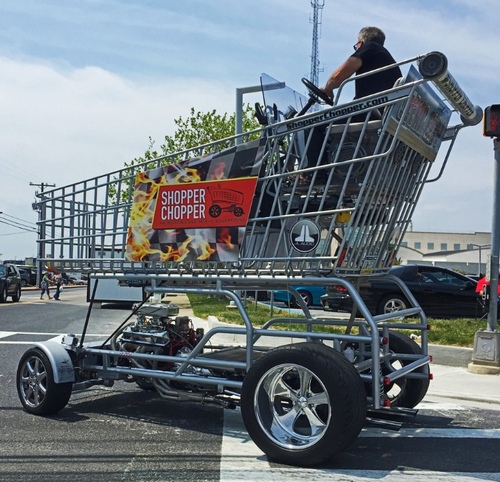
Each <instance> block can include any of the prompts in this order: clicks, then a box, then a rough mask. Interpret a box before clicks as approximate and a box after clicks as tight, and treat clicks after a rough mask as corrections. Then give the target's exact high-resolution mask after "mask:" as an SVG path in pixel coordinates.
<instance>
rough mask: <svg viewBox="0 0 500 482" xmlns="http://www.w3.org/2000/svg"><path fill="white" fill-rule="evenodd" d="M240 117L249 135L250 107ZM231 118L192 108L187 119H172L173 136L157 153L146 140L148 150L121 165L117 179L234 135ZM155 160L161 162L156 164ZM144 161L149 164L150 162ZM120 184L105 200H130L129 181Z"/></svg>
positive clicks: (222, 144) (219, 145)
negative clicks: (138, 168)
mask: <svg viewBox="0 0 500 482" xmlns="http://www.w3.org/2000/svg"><path fill="white" fill-rule="evenodd" d="M242 117H243V118H242V127H243V132H252V131H254V130H256V129H258V128H259V127H260V126H259V123H258V122H257V120H256V119H255V117H254V110H253V109H252V107H251V106H250V105H247V106H246V108H245V109H244V110H243V112H242ZM235 119H236V115H235V114H231V115H228V114H227V113H224V114H218V113H217V112H216V111H215V109H214V110H212V111H210V112H196V111H195V109H194V108H193V107H192V108H191V115H190V117H187V118H186V119H183V118H182V117H179V118H178V119H175V120H174V123H175V125H176V126H177V130H176V131H175V134H174V135H173V136H169V135H166V136H165V142H164V143H163V144H162V145H161V146H160V150H159V151H158V150H156V149H154V144H155V141H154V140H153V139H152V138H151V137H150V138H149V148H148V149H147V150H146V152H145V153H144V155H143V156H142V157H136V158H134V159H132V160H131V161H130V162H125V170H124V171H122V173H121V176H120V177H121V178H122V179H123V178H127V177H130V178H133V175H134V173H135V172H136V169H134V166H137V165H139V164H144V166H143V168H142V170H149V169H153V168H155V167H157V166H158V165H161V166H164V165H167V164H170V163H172V162H177V161H179V160H181V159H182V157H180V158H177V157H176V156H173V154H175V153H177V152H182V151H185V150H186V149H192V148H194V147H196V146H201V145H205V144H210V143H212V142H215V141H219V140H222V139H226V138H230V137H232V136H234V126H235ZM259 135H260V133H259V132H255V133H253V134H250V135H249V136H248V138H247V139H245V140H251V139H255V138H256V137H258V136H259ZM231 145H234V141H227V142H224V141H223V142H219V143H216V144H214V146H213V147H212V151H211V150H210V149H205V150H204V154H208V153H210V152H213V151H216V150H221V149H224V148H226V147H230V146H231ZM159 158H162V159H161V160H160V161H158V159H159ZM148 161H151V163H149V162H148ZM122 183H123V184H125V186H123V185H121V186H120V187H119V190H120V192H118V187H117V186H118V184H116V185H111V186H110V188H109V197H110V198H111V199H112V202H115V203H116V202H117V201H118V199H119V200H120V201H121V202H127V201H130V199H131V195H132V190H133V180H132V181H128V180H126V179H125V180H123V181H122ZM124 187H125V189H124Z"/></svg>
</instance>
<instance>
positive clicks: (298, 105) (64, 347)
mask: <svg viewBox="0 0 500 482" xmlns="http://www.w3.org/2000/svg"><path fill="white" fill-rule="evenodd" d="M398 65H400V66H401V67H403V68H406V69H407V73H406V75H405V76H404V77H403V78H402V79H400V81H399V82H398V83H397V84H396V85H395V86H394V87H393V88H392V89H389V90H387V91H384V92H380V93H377V94H374V95H371V96H369V97H366V98H363V99H356V100H354V101H349V102H346V103H339V97H337V102H336V103H335V104H334V105H332V106H322V107H317V106H316V109H315V110H313V111H312V112H309V113H308V110H309V109H310V108H311V107H313V104H314V103H316V104H317V102H316V101H318V98H317V95H320V94H321V93H318V92H317V91H316V90H315V89H314V88H312V93H311V96H310V99H309V100H308V99H307V98H303V97H302V96H301V95H300V94H297V93H296V92H293V91H291V89H289V88H287V87H286V86H285V85H284V84H283V83H282V82H277V81H275V80H274V79H272V78H271V77H268V76H266V75H264V76H263V77H262V90H263V95H264V108H262V107H261V106H260V105H257V106H256V108H257V114H258V118H259V120H260V122H261V124H262V127H261V128H260V129H258V130H255V131H252V132H247V133H244V134H242V135H240V136H235V137H231V138H227V139H223V140H219V141H216V142H213V143H210V144H207V145H204V146H199V147H196V148H194V149H189V150H186V151H183V152H179V153H175V154H172V155H169V156H165V157H161V158H158V159H154V160H151V161H148V162H145V163H143V164H140V165H136V166H130V167H127V168H124V169H121V170H117V171H114V172H111V173H108V174H106V175H103V176H99V177H95V178H92V179H88V180H85V181H82V182H79V183H75V184H72V185H69V186H65V187H62V188H57V189H54V190H51V191H46V192H44V193H41V194H40V195H39V196H38V198H39V199H38V201H37V207H38V210H39V213H40V221H39V229H40V239H39V248H40V249H39V251H40V256H39V259H38V261H39V263H40V265H41V266H50V267H51V268H52V269H54V270H66V271H73V272H75V271H78V272H83V273H86V274H88V275H89V276H90V277H91V278H92V279H93V280H94V281H95V283H94V284H93V289H92V290H91V292H90V293H89V299H90V308H89V314H88V317H87V320H86V322H85V324H84V327H83V330H82V333H81V334H79V335H78V337H77V336H75V335H64V336H62V337H61V340H60V341H59V342H56V341H48V342H44V343H38V344H37V345H36V347H35V348H32V349H30V350H28V352H26V354H25V355H24V356H23V358H22V360H21V362H20V364H19V371H18V381H17V383H18V391H19V395H20V399H21V402H22V403H23V406H24V408H25V409H26V410H27V411H29V412H31V413H35V414H48V413H54V412H55V411H58V410H60V409H62V408H63V407H64V406H65V405H66V403H67V401H68V399H69V397H70V395H71V391H72V390H73V389H77V388H84V387H88V386H93V385H95V384H98V383H106V384H112V383H113V382H115V381H118V380H123V381H134V382H136V383H137V384H138V385H139V386H140V387H143V388H154V389H156V390H157V391H158V393H160V395H162V396H163V397H165V398H168V399H173V400H179V401H184V400H191V401H201V402H211V403H219V404H221V405H223V406H225V407H230V408H233V407H236V406H241V411H242V416H243V419H244V422H245V425H246V427H247V429H248V431H249V433H250V435H251V436H252V438H253V439H254V441H255V442H256V443H257V445H258V446H259V447H260V448H261V449H262V450H263V451H264V452H265V453H266V454H267V455H268V456H269V457H270V458H271V459H273V460H278V461H281V462H285V463H290V464H297V465H314V464H317V463H321V462H322V461H324V460H326V459H327V458H329V457H331V456H332V455H333V454H334V453H336V452H337V451H339V450H342V449H343V448H344V447H346V446H347V445H348V444H349V443H351V442H352V441H353V440H354V438H355V437H357V435H358V434H359V431H360V430H361V428H362V426H363V425H364V424H365V423H366V422H367V421H370V422H371V423H377V420H379V416H380V415H381V414H382V413H384V418H386V415H387V414H388V413H389V414H394V415H397V416H400V415H401V414H402V413H403V414H408V413H414V411H413V408H414V407H415V406H416V405H417V404H418V403H419V402H420V401H421V400H422V398H423V397H424V396H425V393H426V391H427V387H428V385H429V379H430V374H429V362H430V357H429V354H428V350H427V329H428V326H427V320H426V317H425V314H424V313H423V311H422V309H421V308H420V307H419V305H418V303H417V302H416V300H415V298H414V297H413V295H412V294H411V292H410V291H409V290H408V289H407V287H406V286H405V285H404V283H403V282H401V281H400V280H399V279H397V278H392V281H393V282H394V283H395V284H396V285H397V286H398V287H399V289H401V290H402V292H403V293H404V296H405V297H406V299H407V300H408V301H409V302H410V305H411V306H410V307H409V308H407V309H405V310H402V311H398V312H396V313H382V314H380V313H371V312H370V311H369V310H368V309H367V307H366V305H365V303H364V301H363V299H362V298H361V296H360V294H359V291H358V289H357V286H358V283H360V282H361V281H362V280H363V279H364V278H366V277H378V276H387V274H386V273H387V271H388V270H389V269H390V267H391V266H392V265H393V263H394V261H395V259H396V255H397V251H398V248H399V246H400V244H401V241H402V239H403V236H404V234H405V231H406V229H407V227H408V225H409V223H410V222H411V219H412V215H413V213H414V210H415V206H416V204H417V202H418V201H419V198H420V196H421V194H422V190H423V188H424V186H425V184H426V183H427V182H431V181H434V180H436V179H437V178H435V179H431V178H430V172H431V169H432V168H433V166H434V164H435V163H437V160H436V159H437V157H438V152H439V150H440V147H441V145H442V144H443V143H444V144H448V149H447V153H446V154H445V156H444V160H442V161H441V170H440V172H439V174H438V177H440V175H441V173H442V171H443V169H444V166H445V165H446V162H447V160H448V156H449V154H450V151H451V149H452V147H453V144H454V141H455V138H456V136H457V134H458V132H459V131H460V130H461V129H462V128H463V127H466V126H468V125H474V124H477V123H478V122H479V121H480V119H481V109H480V108H478V107H476V106H474V105H473V104H472V103H471V102H470V101H469V99H468V98H467V97H466V95H465V94H464V93H463V91H462V90H461V89H460V87H459V86H458V84H457V83H456V81H455V80H454V79H453V77H452V76H451V75H450V74H449V72H448V70H447V61H446V58H445V56H444V55H443V54H440V53H438V52H431V53H430V54H427V55H424V56H419V57H415V58H412V59H409V60H406V61H404V62H400V63H399V64H398ZM367 75H369V74H367ZM349 82H350V81H348V82H347V83H346V84H345V85H347V86H348V85H349ZM313 87H314V86H313ZM343 88H344V86H342V87H341V89H340V92H341V91H342V89H343ZM287 94H289V95H288V98H287V100H286V102H284V99H285V96H286V95H287ZM339 95H340V93H339ZM290 99H291V100H290ZM216 201H217V202H216ZM219 201H220V202H219ZM219 204H220V206H219ZM214 206H216V207H217V209H215V208H214ZM221 206H222V207H221ZM110 281H111V282H113V283H118V284H120V285H121V286H124V287H125V289H127V288H126V287H127V286H143V287H144V290H145V292H146V293H147V294H148V295H149V296H152V295H156V296H160V295H167V294H170V293H186V294H203V295H207V296H212V295H216V296H220V295H223V296H225V297H226V298H228V299H229V300H230V301H231V302H233V303H234V305H235V306H236V308H237V310H238V311H239V313H240V315H241V319H242V321H243V326H231V325H221V326H215V327H213V328H211V329H209V330H208V331H206V332H204V331H203V330H201V329H197V328H196V327H194V326H193V323H192V320H190V319H186V317H180V316H177V314H178V313H177V311H176V307H175V305H172V304H166V303H161V302H160V303H158V302H151V298H148V299H147V301H146V302H144V303H143V304H141V305H139V306H138V307H136V309H135V312H134V315H133V316H134V317H136V318H135V321H132V322H130V321H129V319H127V320H125V322H124V324H122V326H120V327H119V328H118V329H117V330H116V331H115V332H114V333H112V334H111V335H110V336H109V338H108V339H107V340H104V341H100V342H98V343H96V342H92V343H88V342H87V341H86V333H87V328H88V324H89V321H90V318H91V309H92V301H93V298H94V295H95V290H96V289H97V287H98V285H99V283H103V282H110ZM297 284H300V285H306V286H307V285H317V286H326V287H329V286H334V285H341V286H343V287H344V288H345V289H346V290H347V292H348V294H349V295H350V296H351V298H352V299H353V301H354V309H353V313H352V314H351V316H350V318H348V319H331V318H327V317H319V318H317V317H316V318H315V317H313V316H312V315H311V312H310V310H309V308H308V307H307V306H306V305H305V303H304V301H303V300H302V298H301V297H300V295H299V294H298V293H297V291H296V290H295V289H294V288H293V286H294V285H297ZM276 289H285V290H289V291H290V293H291V294H292V295H293V296H294V297H295V298H296V300H297V304H298V305H299V306H300V307H301V308H302V312H303V315H302V316H301V317H294V318H292V317H290V316H289V315H286V314H284V315H283V316H280V317H275V318H271V319H269V321H268V322H267V323H266V324H265V325H264V326H262V327H260V328H258V327H256V326H254V324H253V322H252V315H251V312H250V310H247V309H246V307H245V302H244V300H243V299H242V297H241V293H242V292H251V291H267V290H276ZM92 291H93V293H92ZM129 318H130V317H129ZM283 326H289V327H290V329H284V328H282V327H283ZM292 326H300V327H302V328H300V329H297V328H293V329H292ZM408 329H411V330H412V332H414V333H416V334H418V336H419V338H420V345H417V344H416V343H415V342H414V341H413V340H411V339H410V338H409V337H407V336H406V335H403V334H402V333H401V330H408ZM225 335H232V336H233V337H240V338H241V340H242V343H241V344H239V345H234V344H233V345H230V344H224V343H221V342H220V341H219V340H220V339H221V337H222V339H223V337H224V336H225ZM297 340H298V341H300V343H296V341H297ZM291 341H292V342H291ZM40 374H42V375H43V376H41V375H40ZM47 380H48V381H47ZM393 390H394V391H395V394H393ZM379 423H380V420H379ZM384 423H385V424H386V426H387V425H388V424H390V422H389V421H385V422H384Z"/></svg>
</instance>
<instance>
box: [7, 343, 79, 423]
mask: <svg viewBox="0 0 500 482" xmlns="http://www.w3.org/2000/svg"><path fill="white" fill-rule="evenodd" d="M16 380H17V394H18V395H19V400H21V403H22V405H23V407H24V409H25V410H26V411H27V412H28V413H31V414H33V415H53V414H54V413H57V412H58V411H59V410H62V409H63V408H64V407H65V406H66V404H67V403H68V400H69V398H70V396H71V390H72V388H73V384H72V383H71V382H70V383H55V381H54V372H53V370H52V366H51V364H50V361H49V359H48V358H47V355H46V354H45V353H44V352H43V350H41V349H40V348H30V349H29V350H27V351H26V352H25V353H24V355H23V356H22V358H21V360H20V362H19V365H18V368H17V379H16Z"/></svg>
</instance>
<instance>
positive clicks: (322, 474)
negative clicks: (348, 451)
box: [220, 410, 500, 482]
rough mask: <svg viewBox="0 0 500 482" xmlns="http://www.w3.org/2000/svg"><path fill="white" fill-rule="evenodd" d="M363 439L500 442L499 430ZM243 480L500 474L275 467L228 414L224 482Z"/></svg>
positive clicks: (455, 481) (462, 480)
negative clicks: (459, 439) (446, 439)
mask: <svg viewBox="0 0 500 482" xmlns="http://www.w3.org/2000/svg"><path fill="white" fill-rule="evenodd" d="M360 436H361V437H385V438H397V437H401V438H430V437H432V438H455V439H456V438H482V439H499V438H500V430H499V429H439V428H438V429H435V428H414V429H411V428H403V429H401V430H399V432H393V431H386V430H383V429H378V428H367V429H363V431H362V432H361V434H360ZM243 480H245V481H246V480H251V481H259V482H267V481H281V480H286V481H287V482H288V481H289V482H291V481H294V480H297V481H303V480H314V481H315V482H323V481H324V482H331V481H332V480H335V481H336V482H366V481H367V480H383V481H384V482H401V481H403V480H408V481H409V482H429V481H430V480H432V481H433V482H477V481H482V480H488V481H489V482H500V473H490V472H489V473H487V474H485V473H480V472H460V473H457V472H455V473H450V472H434V471H422V470H418V471H417V470H391V471H385V470H336V469H328V470H324V469H314V468H301V467H286V466H281V465H271V464H269V463H268V462H267V458H266V456H265V455H264V454H263V453H262V451H261V450H260V449H259V448H258V447H257V446H256V445H255V444H254V443H253V441H252V440H251V439H250V437H249V435H248V433H247V432H246V429H245V426H244V424H243V421H242V420H241V414H240V411H239V410H234V411H229V410H224V429H223V436H222V449H221V465H220V482H239V481H243Z"/></svg>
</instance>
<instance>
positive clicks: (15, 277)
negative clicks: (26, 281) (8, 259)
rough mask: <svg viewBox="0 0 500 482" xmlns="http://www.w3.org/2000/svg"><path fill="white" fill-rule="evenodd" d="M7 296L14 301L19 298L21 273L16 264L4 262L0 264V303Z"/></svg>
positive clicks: (5, 299)
mask: <svg viewBox="0 0 500 482" xmlns="http://www.w3.org/2000/svg"><path fill="white" fill-rule="evenodd" d="M9 296H11V297H12V301H15V302H17V301H19V300H20V299H21V274H20V273H19V270H18V269H17V267H16V265H14V264H8V263H6V264H1V265H0V303H4V302H5V301H7V298H8V297H9Z"/></svg>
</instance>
